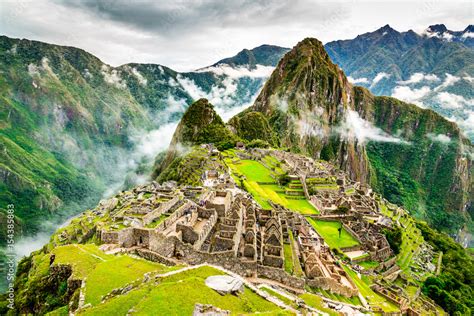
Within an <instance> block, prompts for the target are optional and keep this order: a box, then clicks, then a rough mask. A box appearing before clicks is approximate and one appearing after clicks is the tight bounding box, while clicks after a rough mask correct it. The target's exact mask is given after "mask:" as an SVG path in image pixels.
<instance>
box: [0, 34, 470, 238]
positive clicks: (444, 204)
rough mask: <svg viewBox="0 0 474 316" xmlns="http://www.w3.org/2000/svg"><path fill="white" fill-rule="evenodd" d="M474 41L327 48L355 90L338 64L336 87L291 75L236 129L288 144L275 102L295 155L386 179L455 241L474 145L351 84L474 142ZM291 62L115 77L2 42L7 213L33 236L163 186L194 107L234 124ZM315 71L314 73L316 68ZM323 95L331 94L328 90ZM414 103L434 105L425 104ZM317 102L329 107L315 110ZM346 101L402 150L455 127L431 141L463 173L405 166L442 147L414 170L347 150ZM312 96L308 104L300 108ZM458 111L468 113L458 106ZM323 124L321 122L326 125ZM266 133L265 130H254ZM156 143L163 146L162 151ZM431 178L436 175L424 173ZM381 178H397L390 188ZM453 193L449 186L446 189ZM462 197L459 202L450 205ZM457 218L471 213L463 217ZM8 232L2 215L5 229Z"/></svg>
mask: <svg viewBox="0 0 474 316" xmlns="http://www.w3.org/2000/svg"><path fill="white" fill-rule="evenodd" d="M471 31H472V26H469V27H468V28H466V30H464V31H462V32H452V31H449V30H444V28H443V26H441V25H437V26H431V27H429V28H428V29H427V31H426V32H424V33H423V34H416V33H415V32H413V31H408V32H401V33H400V32H397V31H395V30H393V29H392V28H391V27H389V26H385V27H383V28H381V29H379V30H377V31H375V32H372V33H366V34H363V35H360V36H358V37H357V38H355V39H353V40H345V41H336V42H331V43H327V44H326V45H325V49H326V50H327V52H328V57H324V58H327V59H328V60H329V58H330V59H332V61H333V62H334V63H335V64H338V65H339V66H340V68H341V69H342V70H343V71H344V72H345V73H346V74H347V75H348V77H347V80H346V79H341V78H342V77H341V76H342V75H341V74H340V72H339V70H335V68H334V67H332V66H331V67H327V69H330V71H331V73H328V74H325V75H324V76H323V77H321V76H322V75H321V74H317V76H318V78H319V77H321V78H320V79H322V80H320V81H319V80H318V81H317V82H319V83H317V84H316V83H315V82H316V81H311V79H308V78H310V77H311V76H310V75H309V74H307V73H306V72H300V71H301V70H298V71H297V72H295V73H294V71H296V70H291V68H286V71H288V72H289V74H290V75H298V78H299V79H298V80H304V82H293V83H292V84H291V85H288V87H286V88H282V86H281V85H279V87H278V90H280V89H282V90H281V91H277V92H275V91H273V88H271V82H269V83H268V84H267V86H269V87H265V88H264V90H263V92H262V93H261V94H260V97H259V98H258V99H257V102H256V103H255V105H254V109H255V110H256V111H253V112H244V113H246V114H243V115H244V116H246V118H247V119H241V117H242V115H240V116H238V117H235V118H234V119H233V120H232V125H233V128H235V129H237V131H238V133H239V135H240V136H242V137H243V138H252V137H253V136H252V133H258V132H259V131H262V130H263V131H266V132H265V133H264V135H262V136H260V137H262V138H265V139H267V140H268V141H275V136H274V134H273V131H275V132H280V136H283V135H281V133H282V131H283V130H279V129H278V126H280V127H281V128H283V127H287V126H286V125H287V124H288V123H289V121H288V120H289V119H288V118H281V117H274V120H275V121H270V122H266V121H265V120H264V119H263V118H262V117H261V115H259V114H256V112H259V113H260V112H261V113H265V114H269V113H273V110H271V109H270V108H267V106H268V105H269V104H275V102H277V103H278V107H280V108H282V109H287V108H288V106H289V109H291V111H295V112H294V113H293V114H294V116H295V117H298V118H302V120H299V121H298V122H296V123H295V122H293V123H291V124H292V126H293V125H295V124H296V131H298V132H301V133H302V134H304V137H302V139H303V140H298V137H299V136H298V135H297V134H288V135H286V136H285V137H282V138H281V139H283V140H284V143H285V145H286V146H288V147H290V148H293V149H296V147H298V146H299V145H302V146H303V147H302V148H305V150H308V151H309V153H311V154H314V155H320V156H321V157H322V158H326V159H337V160H338V162H339V164H340V165H341V166H342V167H344V168H345V169H346V170H348V171H349V172H351V173H352V175H353V176H354V177H355V178H357V179H360V180H365V181H372V183H373V184H374V187H375V188H377V189H378V190H379V191H381V192H385V194H386V195H387V196H389V197H390V198H391V199H393V200H395V201H396V202H399V203H402V204H404V205H406V206H409V207H410V209H412V210H413V212H414V213H415V214H417V215H419V216H421V217H428V218H430V217H431V216H434V217H433V218H431V221H432V223H434V224H435V225H436V226H437V227H444V228H445V229H448V230H451V231H452V230H454V229H455V228H458V227H460V226H462V225H461V222H462V217H463V216H464V215H461V217H459V216H458V215H459V214H463V212H464V211H466V210H471V209H472V208H471V204H470V202H468V201H470V200H472V199H469V198H468V197H469V194H470V192H471V191H470V190H469V186H470V185H471V183H472V182H469V180H467V179H468V178H467V177H466V174H467V172H468V169H469V167H468V165H469V164H465V163H462V160H460V159H461V158H462V157H465V155H466V153H467V155H470V154H471V153H470V152H469V149H466V148H469V146H467V145H463V144H464V143H465V140H464V139H463V138H462V136H461V135H460V133H459V131H458V130H457V129H456V128H455V127H454V125H450V124H448V123H446V122H445V121H442V120H441V119H440V118H439V117H438V116H436V115H435V114H434V113H432V112H424V111H421V110H420V109H418V108H413V107H408V108H407V110H406V111H404V113H407V114H406V115H407V117H405V118H400V119H399V121H395V122H393V121H387V120H388V119H389V118H391V116H392V115H393V114H394V113H393V112H390V111H395V112H396V111H397V110H398V109H399V108H392V110H390V111H389V109H388V108H386V107H384V106H382V105H379V104H383V102H388V101H384V100H389V99H378V98H375V99H374V98H373V97H372V96H371V95H370V94H369V93H368V91H367V90H364V89H354V91H352V90H351V89H352V88H348V87H349V85H348V84H349V83H350V82H352V83H354V84H357V85H361V86H365V87H366V88H368V89H369V90H370V91H371V92H372V93H374V94H376V95H379V94H381V95H393V96H396V97H399V98H400V99H404V100H406V101H409V102H412V103H413V102H414V103H417V104H418V105H420V106H422V107H429V108H432V109H434V110H435V111H437V112H438V113H441V114H442V115H443V116H445V117H448V118H450V119H452V120H456V121H457V123H458V124H459V126H460V127H461V129H462V130H463V131H464V133H466V134H467V135H471V134H470V128H471V127H472V126H474V124H470V123H469V122H471V120H472V119H473V118H474V115H472V113H471V112H473V111H472V98H473V97H474V96H472V91H473V89H472V77H473V76H474V73H473V68H472V65H473V60H474V59H473V50H472V45H471V44H472V41H471V39H472V38H471V33H472V32H471ZM436 34H438V35H436ZM443 34H449V35H443ZM288 51H289V49H288V48H283V47H278V46H271V45H262V46H259V47H256V48H254V49H251V50H247V49H245V50H243V51H241V52H240V53H238V54H237V55H236V56H234V57H230V58H225V59H222V60H220V61H218V62H216V63H215V64H213V65H211V66H208V67H204V68H200V69H198V70H196V71H193V72H184V73H180V72H176V71H174V70H172V69H170V68H168V67H166V66H163V65H156V64H134V63H131V64H127V65H122V66H119V67H112V66H110V65H107V64H105V63H103V62H102V61H100V60H99V59H98V58H96V57H95V56H93V55H91V54H89V53H87V52H85V51H83V50H81V49H77V48H73V47H64V46H57V45H52V44H47V43H42V42H37V41H30V40H26V39H22V40H20V39H12V38H8V37H6V36H1V37H0V71H1V73H2V76H1V78H0V80H1V83H0V91H1V100H2V101H1V103H0V104H1V111H0V115H1V117H2V119H1V122H2V128H1V131H0V137H1V142H0V146H1V147H2V148H1V155H0V159H1V160H0V174H1V176H2V183H1V186H2V190H1V194H0V200H1V201H2V203H3V204H4V205H6V204H8V203H12V202H13V204H15V206H16V213H15V215H16V220H17V224H18V227H21V228H22V230H24V231H25V232H26V233H32V232H35V231H37V230H38V229H39V228H40V226H41V225H43V224H44V221H45V219H51V220H54V219H55V218H57V216H58V215H60V214H62V216H69V215H70V214H75V213H77V212H78V211H79V210H81V209H83V208H84V207H87V206H92V205H94V204H95V203H96V202H97V201H98V200H99V199H100V198H101V197H103V196H108V195H110V194H112V193H114V192H116V191H117V190H119V189H121V188H126V187H130V186H133V185H134V184H137V183H143V182H144V181H146V179H147V178H148V177H149V172H150V170H151V168H152V166H153V164H154V159H155V156H156V154H157V153H159V152H160V151H163V150H164V149H165V148H166V146H167V143H168V141H169V140H170V139H171V134H172V132H173V130H174V128H175V127H176V125H177V120H178V119H179V118H180V117H181V115H182V113H183V112H184V111H185V109H186V108H187V106H188V104H190V103H191V102H192V101H193V100H197V99H199V98H207V99H208V100H209V101H210V102H211V103H212V104H214V105H215V107H216V111H217V113H218V114H220V115H221V116H222V117H223V119H224V121H225V120H227V119H229V118H231V117H232V116H234V115H235V114H237V113H239V112H240V111H241V110H242V109H244V108H246V107H248V106H249V105H251V104H252V103H253V100H254V99H255V98H256V97H257V95H258V93H259V91H260V89H261V88H262V86H263V84H264V82H265V80H266V79H267V78H268V77H269V76H270V74H271V73H272V71H273V69H274V67H275V66H276V65H277V64H278V62H279V60H280V59H281V57H282V56H283V55H284V54H285V53H287V52H288ZM321 54H322V52H321ZM328 62H329V61H328ZM288 63H289V64H291V63H294V61H288ZM287 66H288V65H287ZM305 67H308V70H309V69H311V65H307V66H305ZM300 76H301V77H300ZM287 77H288V78H290V77H291V76H287ZM336 79H337V80H336ZM274 80H276V79H273V81H274ZM308 80H309V81H308ZM313 80H314V79H313ZM341 80H342V81H341ZM346 81H347V82H346ZM323 83H324V86H318V85H321V84H323ZM285 84H289V83H285ZM293 85H294V86H293ZM289 87H291V88H297V91H298V93H296V91H295V92H291V91H289V90H288V88H289ZM404 92H408V94H409V93H415V95H416V96H422V98H417V99H416V100H415V99H413V100H412V99H409V98H407V97H406V95H404V94H403V93H404ZM425 92H426V93H425ZM308 93H309V94H310V95H311V94H314V95H318V97H316V99H314V98H313V97H310V98H308V95H307V94H308ZM324 93H328V95H325V94H324ZM298 94H301V95H298ZM408 94H407V95H408ZM283 95H286V96H285V97H283ZM336 96H337V97H338V98H341V97H342V96H344V98H349V97H350V98H351V100H343V99H340V100H342V101H341V102H343V101H344V102H345V103H347V104H349V103H350V104H354V103H353V102H354V100H355V99H358V100H359V101H360V100H365V101H364V102H368V103H369V104H372V103H374V104H375V105H373V109H371V111H370V112H367V113H365V112H360V113H359V112H357V113H358V114H355V113H353V114H354V115H358V116H355V117H353V120H354V121H355V122H358V120H359V119H363V120H367V121H369V122H371V123H373V124H374V125H376V127H377V128H382V129H383V130H384V131H385V132H386V133H391V134H394V135H395V138H396V139H402V138H407V140H406V142H407V143H410V142H411V141H415V140H414V139H412V138H411V137H409V135H404V133H405V134H406V133H407V132H406V127H407V126H408V125H410V124H412V126H418V125H419V124H421V123H423V124H424V123H426V122H429V124H430V126H431V124H435V123H436V122H438V121H439V122H442V123H440V124H441V127H439V128H435V127H433V126H431V127H430V128H428V129H426V130H425V131H423V132H422V134H423V135H421V136H420V135H418V136H419V137H422V136H423V137H425V136H427V135H428V136H429V137H431V138H432V139H433V140H435V141H436V142H437V143H439V144H444V145H446V146H447V147H446V148H448V149H447V150H448V151H449V152H450V154H449V155H448V156H449V157H448V158H446V159H450V161H451V165H450V166H451V167H449V168H447V169H446V174H445V175H444V177H443V178H442V179H441V180H440V179H438V178H437V176H439V173H437V171H439V170H438V169H437V167H435V166H436V164H437V163H439V161H433V162H430V163H429V164H428V165H429V166H426V165H424V164H423V163H412V164H411V166H409V167H407V168H404V165H405V164H406V163H407V159H408V157H410V155H413V154H415V155H417V157H419V158H421V157H426V155H427V156H430V157H437V153H439V152H441V151H442V150H443V149H441V148H438V147H439V146H434V149H432V150H435V151H436V153H435V155H434V156H433V152H429V151H428V152H426V151H425V149H426V148H425V147H423V146H422V147H421V148H419V151H417V152H416V153H413V152H411V151H412V150H413V149H410V148H413V147H408V146H406V148H405V147H403V148H405V149H403V150H401V152H404V157H405V158H400V157H398V156H396V155H395V156H393V153H394V152H397V153H398V152H399V151H400V148H399V147H396V146H400V142H398V143H397V142H393V141H390V142H388V143H383V144H384V145H380V143H377V145H368V146H366V147H364V148H361V146H359V145H358V143H354V142H348V143H345V144H344V145H342V144H341V143H340V142H339V140H337V139H336V140H334V141H333V139H334V137H332V136H328V135H327V133H326V132H328V131H330V130H332V128H333V127H334V126H333V125H336V124H339V123H341V122H342V121H341V120H343V119H344V118H343V117H342V116H340V113H338V111H339V110H338V106H336V104H335V103H334V102H336V101H335V100H336V99H335V98H336ZM299 98H303V99H301V100H303V101H298V100H299ZM308 100H309V101H310V102H312V103H308V104H307V105H306V107H307V108H305V107H302V105H301V104H299V102H307V101H308ZM328 100H330V101H328ZM433 100H439V102H441V103H436V102H435V101H433ZM452 100H455V104H453V103H450V102H451V101H452ZM382 101H383V102H382ZM319 103H322V104H325V106H324V108H326V111H328V112H327V113H326V114H324V115H325V119H324V120H323V121H318V120H319V119H318V118H317V117H316V118H315V117H314V116H315V114H314V113H312V111H313V109H314V107H315V106H316V104H319ZM290 104H291V106H290ZM295 104H296V105H295ZM405 107H406V106H405V105H402V106H401V108H405ZM296 109H297V111H296ZM382 110H383V111H382ZM305 111H306V112H307V114H310V113H311V115H309V116H307V118H306V117H305V116H304V115H303V113H305ZM334 111H335V112H334ZM386 111H388V112H386ZM408 113H410V114H408ZM425 113H430V114H429V115H427V114H425ZM419 115H421V116H423V117H426V122H425V119H424V120H423V122H421V121H419V120H418V119H415V121H411V119H413V117H417V116H419ZM313 119H315V120H316V121H318V123H317V124H316V125H313ZM250 120H252V121H251V122H252V123H251V124H250V123H249V122H250ZM285 120H286V121H285ZM305 120H307V121H305ZM255 122H256V124H257V125H258V126H259V129H253V128H252V126H254V125H255V124H254V123H255ZM364 122H365V121H364ZM364 122H362V124H365V123H364ZM359 123H360V121H359ZM262 124H263V125H262ZM267 124H268V126H267ZM436 124H438V123H436ZM244 127H245V128H244ZM402 127H403V128H402ZM319 128H321V129H322V130H324V131H325V133H326V135H325V136H324V137H323V139H324V141H322V142H319V143H318V142H316V141H315V140H314V137H313V136H311V134H314V133H318V129H319ZM292 130H293V128H292ZM301 133H300V134H301ZM399 133H400V134H399ZM277 134H278V133H277ZM400 135H402V136H404V137H400ZM267 136H269V137H270V138H268V137H267ZM418 136H417V137H418ZM156 137H160V139H162V141H160V142H158V143H157V142H156ZM272 137H273V138H272ZM363 137H369V136H363ZM425 138H426V137H425ZM272 139H273V140H272ZM368 139H370V137H369V138H368ZM401 144H404V143H403V142H401ZM426 146H429V143H428V142H427V143H426ZM463 146H464V147H463ZM371 148H372V149H371ZM371 152H372V155H371V154H370V153H371ZM341 157H345V158H344V159H342V158H341ZM359 157H361V158H359ZM390 158H391V159H393V160H392V161H391V162H390V168H388V167H387V166H380V165H384V164H385V163H386V162H388V161H390ZM399 158H400V159H399ZM433 159H434V158H433ZM377 166H378V167H377ZM386 167H387V168H386ZM420 167H421V168H422V170H423V171H422V172H421V173H419V174H417V170H418V169H417V168H420ZM424 168H427V169H426V170H425V169H424ZM456 168H457V169H456ZM418 172H419V171H418ZM435 175H436V176H435ZM377 176H378V177H379V178H382V177H385V176H387V177H388V178H389V179H391V180H390V181H385V182H384V181H376V180H374V179H375V178H376V177H377ZM437 179H438V180H437ZM433 181H435V183H434V184H433ZM442 181H445V182H446V183H444V184H440V183H439V182H442ZM420 192H421V193H420ZM448 192H450V193H451V195H449V196H447V194H448ZM417 196H421V197H422V198H420V199H419V198H417ZM445 197H446V200H443V199H444V198H445ZM430 203H431V204H432V205H429V204H430ZM425 204H426V205H425ZM437 207H441V209H442V211H440V212H436V214H434V213H433V211H429V210H433V209H435V208H437ZM448 209H449V210H448ZM457 211H460V212H457ZM446 214H448V215H449V216H448V215H446ZM453 214H457V215H455V216H454V217H451V216H450V215H453ZM435 215H436V216H438V217H436V216H435ZM445 216H448V217H447V219H446V217H445ZM5 220H6V218H5V213H4V212H3V211H2V212H0V221H3V222H4V221H5ZM2 240H3V238H2Z"/></svg>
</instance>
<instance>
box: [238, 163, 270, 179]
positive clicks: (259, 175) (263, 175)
mask: <svg viewBox="0 0 474 316" xmlns="http://www.w3.org/2000/svg"><path fill="white" fill-rule="evenodd" d="M236 167H238V169H239V170H240V172H242V173H243V174H244V175H245V177H246V178H247V180H248V181H260V182H275V179H273V178H272V177H271V171H270V170H268V169H267V168H265V166H264V165H262V164H261V163H260V162H258V161H255V160H241V161H240V163H239V164H237V165H236Z"/></svg>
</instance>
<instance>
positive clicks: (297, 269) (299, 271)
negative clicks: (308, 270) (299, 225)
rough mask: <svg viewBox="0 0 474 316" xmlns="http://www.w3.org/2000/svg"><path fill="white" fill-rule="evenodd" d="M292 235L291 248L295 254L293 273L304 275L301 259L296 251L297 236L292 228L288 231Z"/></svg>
mask: <svg viewBox="0 0 474 316" xmlns="http://www.w3.org/2000/svg"><path fill="white" fill-rule="evenodd" d="M288 233H289V236H290V244H291V250H292V255H293V274H294V275H295V276H297V277H303V276H304V273H303V269H302V268H301V264H300V259H299V258H298V255H297V253H296V249H295V248H296V247H298V246H296V244H295V237H294V236H293V233H292V232H291V230H290V231H289V232H288Z"/></svg>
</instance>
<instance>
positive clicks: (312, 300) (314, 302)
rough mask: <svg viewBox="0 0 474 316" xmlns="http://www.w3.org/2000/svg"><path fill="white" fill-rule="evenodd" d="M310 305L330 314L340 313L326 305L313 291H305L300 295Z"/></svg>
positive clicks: (333, 315) (336, 315) (334, 315)
mask: <svg viewBox="0 0 474 316" xmlns="http://www.w3.org/2000/svg"><path fill="white" fill-rule="evenodd" d="M299 298H300V299H302V300H303V301H304V302H305V303H306V304H307V305H308V306H311V307H313V308H316V309H317V310H320V311H322V312H325V313H328V314H329V315H330V316H339V313H338V312H336V311H334V310H333V309H330V308H328V307H325V306H324V303H323V300H322V298H321V297H319V296H318V295H315V294H312V293H304V294H301V295H300V296H299Z"/></svg>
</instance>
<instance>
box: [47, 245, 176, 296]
mask: <svg viewBox="0 0 474 316" xmlns="http://www.w3.org/2000/svg"><path fill="white" fill-rule="evenodd" d="M52 252H53V253H54V254H55V255H56V259H55V262H56V263H63V264H72V265H73V274H74V275H75V276H76V277H78V278H85V277H86V278H87V282H86V300H85V303H86V304H87V303H91V304H92V305H96V304H98V303H100V301H101V297H102V296H104V295H106V294H107V293H109V292H110V291H111V290H113V289H115V288H118V287H121V286H124V285H125V284H127V283H130V282H132V281H134V280H136V279H137V278H140V277H142V276H143V274H145V273H147V272H151V271H153V272H157V273H164V272H167V271H171V270H174V269H179V268H180V267H167V266H165V265H162V264H158V263H154V262H151V261H147V260H144V259H138V258H134V257H130V256H128V255H120V256H114V255H107V254H105V253H104V252H102V251H101V250H99V249H98V248H97V246H95V245H92V244H87V245H81V244H71V245H66V246H61V247H57V248H55V249H54V250H53V251H52Z"/></svg>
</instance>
